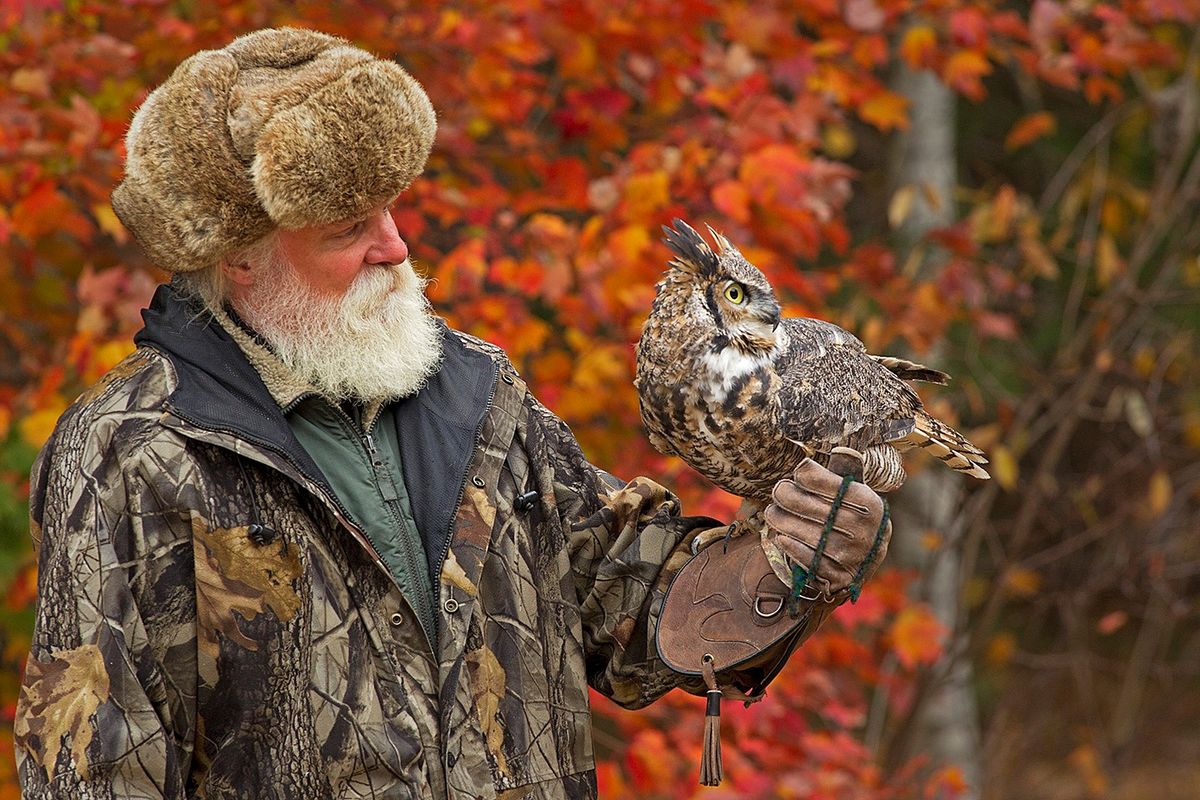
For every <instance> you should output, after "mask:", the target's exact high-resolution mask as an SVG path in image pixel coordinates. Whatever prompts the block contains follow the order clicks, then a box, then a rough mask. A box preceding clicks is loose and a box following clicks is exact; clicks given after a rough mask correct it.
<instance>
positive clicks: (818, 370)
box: [776, 318, 921, 452]
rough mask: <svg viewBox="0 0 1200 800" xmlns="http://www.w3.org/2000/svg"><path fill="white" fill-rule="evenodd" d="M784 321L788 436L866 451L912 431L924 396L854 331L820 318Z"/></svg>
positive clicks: (781, 369)
mask: <svg viewBox="0 0 1200 800" xmlns="http://www.w3.org/2000/svg"><path fill="white" fill-rule="evenodd" d="M783 324H784V325H785V326H786V328H785V329H786V331H787V334H788V338H789V344H788V348H787V350H786V351H785V352H784V353H782V354H781V355H780V357H779V359H778V361H777V362H776V370H777V372H778V374H779V377H780V379H781V382H782V385H781V387H780V396H779V401H780V404H781V422H782V424H783V427H784V430H785V431H786V433H787V436H788V438H790V439H793V440H795V441H798V442H802V443H804V444H805V445H807V446H809V447H811V448H813V449H814V450H817V451H818V452H828V451H829V449H830V448H832V447H836V446H839V445H842V446H846V447H853V448H855V449H857V450H862V449H865V448H866V447H868V446H870V445H873V444H880V443H882V442H888V441H893V440H895V439H899V438H901V437H902V436H904V435H906V434H907V433H909V432H910V431H911V430H912V428H913V424H914V415H915V413H916V411H917V409H919V408H921V399H920V398H919V397H918V396H917V393H916V392H914V391H913V390H912V387H910V386H909V385H908V384H906V383H905V382H904V381H902V380H901V379H900V378H898V377H897V376H896V375H895V374H894V373H893V372H891V371H890V370H888V369H887V367H885V366H883V365H881V364H880V363H878V362H877V361H876V360H874V359H872V358H871V356H870V355H868V354H867V351H866V348H865V347H863V343H862V342H860V341H859V340H858V339H857V338H856V337H855V336H854V335H852V334H851V333H849V332H847V331H845V330H843V329H841V328H839V327H838V326H837V325H834V324H832V323H829V322H823V321H821V320H815V319H806V318H792V319H785V320H784V321H783Z"/></svg>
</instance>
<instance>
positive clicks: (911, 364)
mask: <svg viewBox="0 0 1200 800" xmlns="http://www.w3.org/2000/svg"><path fill="white" fill-rule="evenodd" d="M868 355H871V358H873V359H874V360H875V361H877V362H879V363H880V364H882V365H883V366H885V367H887V368H888V369H889V370H891V371H892V372H894V373H895V374H896V375H898V376H899V377H900V378H903V379H904V380H906V381H925V382H926V383H937V384H940V385H942V386H945V385H946V384H947V383H949V382H950V376H949V375H947V374H946V373H945V372H942V371H941V370H939V369H934V368H933V367H927V366H925V365H924V364H918V363H916V362H915V361H908V360H906V359H903V358H896V357H895V356H877V355H872V354H869V353H868Z"/></svg>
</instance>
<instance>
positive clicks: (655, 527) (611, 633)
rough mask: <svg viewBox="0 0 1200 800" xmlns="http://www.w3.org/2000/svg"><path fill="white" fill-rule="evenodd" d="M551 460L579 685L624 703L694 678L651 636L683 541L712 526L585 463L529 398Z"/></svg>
mask: <svg viewBox="0 0 1200 800" xmlns="http://www.w3.org/2000/svg"><path fill="white" fill-rule="evenodd" d="M531 402H532V403H533V405H534V417H535V419H539V420H540V421H541V425H540V428H541V431H542V435H543V436H545V437H546V439H547V447H546V451H547V452H548V454H549V457H550V460H551V462H552V465H553V473H554V489H555V503H556V504H557V507H558V510H559V515H560V517H561V518H562V522H563V526H564V530H565V531H566V535H567V543H568V549H569V551H570V552H569V556H570V561H571V569H572V573H573V576H574V579H575V584H576V589H577V591H578V596H579V603H580V608H581V611H582V616H583V646H584V651H585V658H586V661H587V673H588V683H589V684H590V685H591V686H592V687H593V688H594V689H596V690H597V691H599V692H601V693H602V694H604V695H605V696H607V697H610V698H612V699H613V700H614V701H615V702H617V703H619V704H620V705H622V706H624V707H626V708H640V707H642V706H645V705H647V704H648V703H651V702H653V701H654V700H656V699H658V698H659V697H661V696H662V695H663V694H665V693H666V692H668V691H669V690H671V689H673V688H676V687H679V688H682V689H684V690H685V691H691V692H693V693H700V694H702V693H703V689H704V685H703V682H702V681H700V680H698V679H692V678H689V677H688V676H685V675H682V674H680V673H678V672H675V671H673V670H671V669H670V668H669V667H667V666H666V664H664V663H663V662H662V660H661V659H660V658H659V657H658V654H657V651H656V649H655V645H654V633H655V629H656V627H655V626H656V623H657V619H658V611H659V609H660V607H661V605H662V598H663V596H664V595H665V593H666V589H667V586H668V585H669V584H670V582H671V578H672V577H673V576H674V575H675V573H676V572H678V571H679V569H680V568H681V567H682V566H683V565H684V564H685V563H686V562H687V560H688V559H689V558H690V557H691V549H690V545H691V542H692V539H693V538H695V537H696V536H697V535H698V534H699V533H701V532H702V531H705V530H710V529H712V528H713V527H714V526H718V525H720V524H721V523H719V522H717V521H716V520H713V519H711V518H709V517H687V516H682V515H681V511H680V504H679V500H678V498H676V497H675V495H673V494H672V493H671V492H670V491H669V490H668V489H666V488H664V487H663V486H660V485H659V484H657V483H655V482H654V481H651V480H648V479H646V478H635V479H634V480H632V481H629V482H628V483H625V482H623V481H620V480H618V479H616V478H614V477H613V476H611V475H609V474H607V473H605V472H604V471H602V470H600V469H598V468H596V467H595V466H593V465H591V464H590V463H588V461H587V459H586V458H585V457H584V455H583V453H582V451H581V450H580V448H579V444H578V443H577V442H576V440H575V437H574V436H573V435H572V433H571V431H570V429H569V428H568V427H567V425H566V424H565V423H563V422H562V421H561V420H560V419H558V418H557V417H555V416H554V415H553V414H552V413H551V412H549V411H548V410H546V409H545V407H544V406H541V404H540V403H538V402H537V401H536V400H532V399H531Z"/></svg>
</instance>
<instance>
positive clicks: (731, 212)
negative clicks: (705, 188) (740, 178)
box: [712, 181, 750, 224]
mask: <svg viewBox="0 0 1200 800" xmlns="http://www.w3.org/2000/svg"><path fill="white" fill-rule="evenodd" d="M712 201H713V205H714V206H716V207H717V210H718V211H720V212H721V213H722V214H725V215H726V216H728V217H729V218H731V219H733V220H735V221H737V222H740V223H742V224H745V223H747V222H749V221H750V193H749V192H747V191H746V187H745V186H743V185H742V184H740V183H738V182H737V181H722V182H721V183H719V184H717V185H716V186H714V187H713V190H712Z"/></svg>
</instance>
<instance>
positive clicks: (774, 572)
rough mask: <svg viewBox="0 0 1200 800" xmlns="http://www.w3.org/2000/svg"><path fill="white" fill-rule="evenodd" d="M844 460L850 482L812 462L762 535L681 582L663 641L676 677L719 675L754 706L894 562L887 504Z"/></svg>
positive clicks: (662, 626)
mask: <svg viewBox="0 0 1200 800" xmlns="http://www.w3.org/2000/svg"><path fill="white" fill-rule="evenodd" d="M839 451H841V452H840V453H835V455H834V458H833V459H831V462H830V466H831V467H833V468H834V469H836V470H837V471H838V472H841V473H844V474H842V475H839V474H837V473H835V472H832V471H830V470H829V469H826V468H825V467H822V466H821V465H820V464H817V463H816V462H815V461H813V460H812V459H805V460H804V461H803V462H801V464H800V466H798V467H797V468H796V470H795V471H794V472H793V474H792V477H791V478H786V479H784V480H782V481H780V482H779V483H778V484H777V485H776V487H775V491H774V493H773V501H772V503H771V504H770V505H768V506H767V508H766V511H765V512H764V516H765V519H766V524H765V525H763V526H762V527H761V530H760V531H758V535H754V532H747V533H745V534H743V535H739V536H736V537H733V538H729V539H726V540H719V539H718V540H717V541H716V542H714V543H713V544H711V545H709V546H708V547H706V548H705V549H703V550H701V551H700V553H699V554H698V555H697V556H696V557H695V558H693V559H692V560H691V561H690V562H688V563H687V564H686V565H685V566H684V567H683V569H681V570H680V571H679V573H678V574H677V575H676V576H675V579H674V580H673V581H672V582H671V585H670V586H669V587H668V589H667V595H666V599H665V600H664V602H663V609H662V615H661V617H660V619H659V624H658V633H657V642H658V651H659V655H660V656H661V657H662V659H663V661H665V662H666V664H667V665H668V666H669V667H671V668H672V669H674V670H676V671H678V672H682V673H685V674H690V675H702V674H705V672H708V671H709V669H711V671H712V672H714V673H716V675H717V676H718V680H719V681H720V682H722V683H725V684H726V685H727V686H728V687H729V688H736V689H737V690H738V691H739V692H741V693H744V694H745V695H746V696H747V697H754V696H756V695H759V694H761V693H762V691H763V690H764V689H765V688H766V685H767V684H768V683H769V682H770V681H771V679H773V678H774V677H775V675H776V674H777V673H778V672H779V670H780V669H781V668H782V667H783V665H784V663H786V660H787V656H788V655H790V654H791V652H792V651H793V650H794V649H795V648H796V647H797V646H798V645H799V644H800V643H801V642H803V641H804V640H805V639H807V638H808V637H809V636H810V635H811V634H812V633H813V632H814V631H815V630H816V629H817V628H818V627H819V626H820V624H821V623H822V622H824V620H825V619H826V618H827V617H828V616H829V614H830V613H832V611H833V609H834V608H836V607H837V606H839V605H841V603H842V602H844V601H845V600H847V599H850V598H852V597H857V595H858V590H859V589H860V588H861V586H862V583H863V581H865V580H866V579H867V578H869V577H870V575H871V574H872V573H873V572H874V571H875V568H876V567H877V566H878V564H879V562H880V561H882V560H883V557H884V555H885V554H886V552H887V545H888V539H889V537H890V536H891V521H890V519H888V518H887V515H886V513H885V505H884V502H883V500H882V499H881V498H880V497H879V495H877V494H875V492H873V491H871V489H869V488H868V487H867V486H866V485H865V484H863V483H861V482H859V481H858V480H855V479H854V478H855V477H856V475H857V476H860V475H861V460H860V459H858V458H857V456H858V454H857V453H855V452H854V451H853V450H848V449H846V448H839ZM706 662H707V663H706ZM706 667H708V668H709V669H706ZM722 673H727V674H722ZM734 673H736V675H735V674H734ZM726 679H728V680H726Z"/></svg>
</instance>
